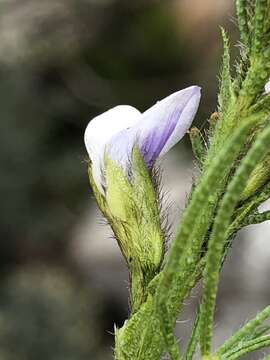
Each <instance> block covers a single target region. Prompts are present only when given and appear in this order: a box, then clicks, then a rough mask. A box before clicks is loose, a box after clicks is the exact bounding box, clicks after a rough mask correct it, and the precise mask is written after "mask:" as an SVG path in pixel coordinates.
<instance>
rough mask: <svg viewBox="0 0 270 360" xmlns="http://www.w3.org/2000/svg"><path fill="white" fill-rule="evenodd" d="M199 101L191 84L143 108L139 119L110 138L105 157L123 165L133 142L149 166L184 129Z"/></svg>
mask: <svg viewBox="0 0 270 360" xmlns="http://www.w3.org/2000/svg"><path fill="white" fill-rule="evenodd" d="M199 101H200V88H199V87H198V86H191V87H189V88H186V89H184V90H181V91H178V92H176V93H174V94H172V95H170V96H168V97H166V98H165V99H163V100H161V101H159V102H158V103H156V104H155V105H154V106H152V107H151V108H150V109H148V110H147V111H145V112H144V113H143V114H142V116H141V118H140V120H139V121H138V122H137V123H136V124H135V125H134V126H133V127H132V128H129V129H127V130H123V131H121V132H119V133H118V134H116V135H115V136H114V137H112V138H111V141H110V143H109V144H108V146H107V149H108V153H109V156H110V157H111V158H112V159H114V160H115V161H116V162H117V163H118V164H121V165H122V166H123V167H124V168H125V167H126V166H127V163H128V159H129V158H130V157H131V151H132V148H133V146H134V144H135V143H137V144H138V146H139V149H140V151H141V153H142V155H143V157H144V159H145V163H146V165H147V166H148V167H149V168H151V167H152V166H153V164H154V162H155V160H156V159H157V158H158V157H159V156H160V155H163V154H165V153H166V152H167V151H168V150H169V149H170V148H171V147H172V146H173V145H175V144H176V143H177V142H178V141H179V140H180V139H181V138H182V137H183V136H184V135H185V133H186V132H187V130H188V128H189V127H190V125H191V123H192V121H193V118H194V116H195V114H196V111H197V108H198V105H199Z"/></svg>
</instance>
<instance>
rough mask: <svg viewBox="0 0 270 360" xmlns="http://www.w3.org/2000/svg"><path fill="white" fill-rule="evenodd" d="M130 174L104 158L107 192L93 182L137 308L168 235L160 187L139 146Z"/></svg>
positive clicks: (157, 264)
mask: <svg viewBox="0 0 270 360" xmlns="http://www.w3.org/2000/svg"><path fill="white" fill-rule="evenodd" d="M131 170H132V171H131V172H130V175H129V176H128V175H126V173H125V172H124V171H123V170H122V168H121V167H120V166H118V165H117V164H115V162H114V161H113V160H111V159H110V158H108V157H107V158H105V177H106V194H105V196H103V195H102V194H101V193H100V192H99V191H98V189H97V188H96V185H95V184H94V183H93V179H92V176H91V169H90V171H89V174H90V176H89V178H90V183H91V185H92V189H93V192H94V195H95V198H96V200H97V203H98V205H99V208H100V210H101V212H102V213H103V215H104V216H105V217H106V219H107V220H108V222H109V224H110V225H111V228H112V230H113V232H114V234H115V237H116V239H117V242H118V244H119V247H120V249H121V251H122V254H123V256H124V258H125V260H126V262H127V265H128V267H129V270H130V278H131V306H132V311H133V312H136V311H137V310H138V308H139V306H140V305H141V304H142V303H143V302H144V301H145V300H146V297H147V290H146V289H147V286H148V284H149V282H150V281H151V280H152V279H153V277H154V276H155V275H156V274H157V273H158V272H159V270H160V267H161V263H162V260H163V256H164V243H165V239H164V238H165V237H164V234H163V231H162V227H161V219H160V209H159V203H158V197H157V191H156V189H155V186H154V184H153V181H152V177H151V174H150V173H149V170H148V169H147V168H146V166H145V163H144V160H143V158H142V156H141V154H140V152H139V150H138V149H137V148H134V150H133V153H132V159H131Z"/></svg>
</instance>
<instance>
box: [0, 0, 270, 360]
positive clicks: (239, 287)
mask: <svg viewBox="0 0 270 360" xmlns="http://www.w3.org/2000/svg"><path fill="white" fill-rule="evenodd" d="M234 17H235V13H234V7H233V1H232V0H218V1H216V0H203V1H202V0H193V1H189V0H175V1H170V0H160V1H158V0H137V1H133V2H132V1H125V0H50V1H41V0H39V1H38V0H2V1H1V2H0V65H1V66H0V99H1V100H0V116H1V122H0V144H1V148H0V149H1V151H0V162H1V177H0V199H1V201H0V209H1V219H0V234H1V243H0V247H1V248H0V267H1V272H0V276H1V282H0V359H1V360H2V359H3V360H15V359H16V360H36V359H40V360H43V359H44V360H45V359H52V360H61V359H65V360H83V359H96V360H99V359H102V360H106V359H112V347H113V336H112V332H113V327H114V324H116V325H118V326H121V325H122V324H123V321H124V319H125V318H126V317H127V314H128V290H127V287H128V274H127V271H126V268H125V264H124V262H123V260H122V259H121V256H120V253H119V251H118V249H117V246H116V244H115V242H114V240H113V239H112V238H111V233H110V231H109V229H108V228H107V227H106V226H105V225H104V224H102V219H101V217H100V215H99V214H98V211H97V209H96V205H95V203H94V202H93V199H92V196H91V190H90V188H89V185H88V179H87V169H86V162H85V159H86V158H87V154H86V151H85V148H84V143H83V134H84V129H85V127H86V125H87V123H88V121H89V120H90V119H91V118H92V117H94V116H95V115H97V114H99V113H101V112H103V111H105V110H107V109H108V108H110V107H112V106H115V105H117V104H130V105H133V106H135V107H138V109H140V110H141V111H143V110H145V109H146V108H148V107H149V106H151V105H152V104H153V103H155V102H156V101H157V100H158V99H160V98H162V97H165V96H167V95H168V94H170V93H171V92H173V91H175V90H179V89H181V88H183V87H185V86H189V85H192V84H198V85H200V86H202V88H203V97H202V102H201V107H200V111H199V114H198V116H197V118H196V123H197V125H198V126H199V127H202V126H203V125H204V124H205V123H206V119H207V117H208V116H209V114H210V113H211V112H212V111H214V110H215V106H216V105H215V104H216V90H217V84H218V79H217V75H218V69H219V65H220V59H221V54H222V46H221V40H220V31H219V27H218V26H219V25H223V26H225V27H226V29H228V31H229V32H230V35H231V37H232V40H233V41H236V40H237V38H238V33H237V28H236V26H235V18H234ZM232 50H233V53H234V52H235V48H233V49H232ZM164 168H165V171H164V183H165V188H167V189H168V191H169V196H170V200H171V201H172V202H173V204H174V205H173V206H172V207H171V210H170V212H171V213H170V217H171V219H172V221H173V222H174V223H175V222H176V221H177V220H178V219H179V215H180V214H181V208H182V207H183V206H184V202H185V198H186V194H187V192H188V189H189V187H190V184H191V179H192V176H193V175H194V173H195V171H194V164H193V159H192V155H191V152H190V144H189V141H188V139H185V140H184V141H183V142H181V144H179V145H178V146H177V147H176V148H175V150H174V151H172V152H171V154H169V155H168V156H167V158H166V159H165V161H164ZM257 229H258V227H255V228H253V229H252V230H251V231H249V232H247V231H246V232H245V233H244V234H243V235H242V237H239V238H238V239H237V241H236V244H235V246H234V249H233V250H234V251H233V254H232V256H230V258H229V259H228V261H227V264H226V266H225V272H224V275H223V280H222V284H221V288H220V300H219V306H218V311H217V327H216V334H217V335H216V343H219V342H220V341H221V340H222V339H224V338H226V337H227V336H229V335H230V334H231V333H232V331H233V330H234V329H236V328H237V327H238V326H239V325H240V324H241V323H243V322H244V321H245V320H246V319H247V318H248V317H250V316H251V315H254V313H256V312H257V310H258V309H260V308H262V307H263V306H264V305H266V304H267V302H269V294H270V292H269V289H268V281H267V279H268V277H269V275H270V267H269V260H268V259H269V256H270V250H269V246H270V245H269V239H266V238H267V232H266V231H265V229H266V228H265V227H264V228H263V229H264V230H262V227H261V228H260V230H259V231H260V232H258V230H257ZM260 234H261V235H260ZM266 240H268V243H267V242H266ZM254 254H257V255H256V257H254V256H255V255H254ZM197 302H198V300H197V297H196V291H195V293H194V298H193V300H192V301H191V302H190V304H187V314H186V315H182V317H181V319H180V324H179V337H180V339H183V341H184V339H185V338H186V337H187V336H188V330H189V327H190V324H191V318H192V315H191V313H192V310H193V309H194V307H195V306H196V304H197ZM236 315H237V316H236ZM185 316H186V317H185Z"/></svg>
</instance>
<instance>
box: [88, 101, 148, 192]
mask: <svg viewBox="0 0 270 360" xmlns="http://www.w3.org/2000/svg"><path fill="white" fill-rule="evenodd" d="M140 117H141V113H140V111H139V110H137V109H136V108H134V107H132V106H129V105H119V106H116V107H114V108H112V109H110V110H108V111H106V112H104V113H103V114H101V115H98V116H97V117H95V118H94V119H93V120H91V121H90V122H89V124H88V125H87V127H86V130H85V133H84V142H85V146H86V149H87V152H88V154H89V157H90V159H91V162H92V174H93V178H94V181H95V183H96V184H97V186H98V188H99V190H100V191H101V192H103V189H102V185H103V184H102V183H103V182H102V168H103V160H104V151H105V146H106V144H107V143H108V142H109V141H110V139H111V138H112V136H114V135H115V134H117V133H118V132H120V131H121V130H124V129H127V128H129V127H130V126H133V125H134V124H136V123H137V121H138V120H139V119H140Z"/></svg>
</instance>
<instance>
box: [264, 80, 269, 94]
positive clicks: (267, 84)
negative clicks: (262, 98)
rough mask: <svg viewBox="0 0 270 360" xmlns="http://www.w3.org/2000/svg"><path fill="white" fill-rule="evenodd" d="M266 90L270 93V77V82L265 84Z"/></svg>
mask: <svg viewBox="0 0 270 360" xmlns="http://www.w3.org/2000/svg"><path fill="white" fill-rule="evenodd" d="M264 90H265V93H266V94H269V93H270V79H269V80H268V82H267V83H266V84H265V86H264Z"/></svg>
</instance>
